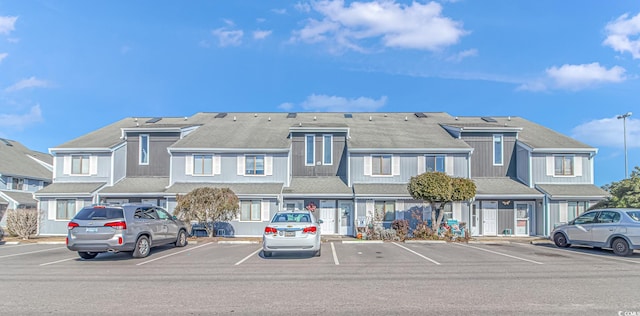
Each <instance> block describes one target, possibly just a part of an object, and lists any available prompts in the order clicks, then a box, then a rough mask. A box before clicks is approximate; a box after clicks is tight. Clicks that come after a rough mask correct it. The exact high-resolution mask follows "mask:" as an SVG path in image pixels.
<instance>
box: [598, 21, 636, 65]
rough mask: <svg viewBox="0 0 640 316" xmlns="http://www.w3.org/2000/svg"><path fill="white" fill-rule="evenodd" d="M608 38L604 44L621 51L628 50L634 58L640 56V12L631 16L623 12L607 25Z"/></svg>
mask: <svg viewBox="0 0 640 316" xmlns="http://www.w3.org/2000/svg"><path fill="white" fill-rule="evenodd" d="M605 32H606V33H607V38H606V39H605V40H604V42H603V43H602V44H604V45H606V46H610V47H611V48H613V49H614V50H615V51H617V52H620V53H625V52H628V53H630V54H631V56H633V59H638V58H640V37H639V35H640V13H638V14H637V15H636V16H633V17H629V14H628V13H627V14H623V15H621V16H620V17H618V18H617V19H616V20H615V21H613V22H609V23H608V24H607V26H606V27H605Z"/></svg>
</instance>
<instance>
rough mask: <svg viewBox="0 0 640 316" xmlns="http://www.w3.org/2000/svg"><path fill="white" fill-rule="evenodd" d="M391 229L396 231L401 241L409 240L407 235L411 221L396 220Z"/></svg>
mask: <svg viewBox="0 0 640 316" xmlns="http://www.w3.org/2000/svg"><path fill="white" fill-rule="evenodd" d="M391 228H393V229H394V230H395V231H396V235H397V236H398V238H400V240H405V239H407V234H409V221H408V220H406V219H396V220H395V221H393V222H392V223H391Z"/></svg>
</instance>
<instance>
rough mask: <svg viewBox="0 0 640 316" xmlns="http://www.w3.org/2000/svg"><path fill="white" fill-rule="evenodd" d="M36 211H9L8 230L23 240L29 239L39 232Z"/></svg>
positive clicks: (37, 213)
mask: <svg viewBox="0 0 640 316" xmlns="http://www.w3.org/2000/svg"><path fill="white" fill-rule="evenodd" d="M39 214H40V212H38V210H36V209H17V210H7V230H8V231H9V233H12V234H15V235H16V236H18V237H20V238H22V239H29V237H31V236H33V235H35V234H36V233H37V232H38V216H39Z"/></svg>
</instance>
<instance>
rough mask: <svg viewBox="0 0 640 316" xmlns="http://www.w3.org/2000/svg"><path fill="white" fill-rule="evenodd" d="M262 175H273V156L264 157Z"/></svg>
mask: <svg viewBox="0 0 640 316" xmlns="http://www.w3.org/2000/svg"><path fill="white" fill-rule="evenodd" d="M264 175H265V176H272V175H273V156H271V155H264Z"/></svg>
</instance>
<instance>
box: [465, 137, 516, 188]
mask: <svg viewBox="0 0 640 316" xmlns="http://www.w3.org/2000/svg"><path fill="white" fill-rule="evenodd" d="M495 134H500V135H503V139H502V142H503V164H502V166H494V165H493V135H495ZM462 140H464V141H465V142H466V143H467V144H469V146H471V147H473V148H474V151H473V154H472V156H471V177H472V178H476V177H505V176H507V177H515V175H516V164H515V162H516V157H515V155H514V148H515V143H516V134H515V133H490V132H488V133H463V134H462Z"/></svg>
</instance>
